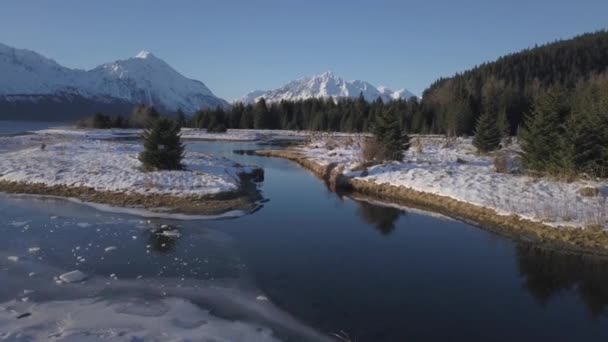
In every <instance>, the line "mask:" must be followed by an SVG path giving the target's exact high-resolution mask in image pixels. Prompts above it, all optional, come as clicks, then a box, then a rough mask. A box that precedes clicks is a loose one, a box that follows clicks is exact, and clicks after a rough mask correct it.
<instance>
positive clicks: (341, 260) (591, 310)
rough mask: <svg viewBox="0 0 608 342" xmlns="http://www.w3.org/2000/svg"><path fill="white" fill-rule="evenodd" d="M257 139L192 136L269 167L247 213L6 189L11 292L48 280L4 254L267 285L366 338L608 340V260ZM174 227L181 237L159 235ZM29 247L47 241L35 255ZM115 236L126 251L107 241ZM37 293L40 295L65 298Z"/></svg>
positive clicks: (319, 319)
mask: <svg viewBox="0 0 608 342" xmlns="http://www.w3.org/2000/svg"><path fill="white" fill-rule="evenodd" d="M252 148H268V146H256V145H255V144H251V143H225V142H196V143H190V144H188V149H191V150H197V151H207V152H213V153H217V154H223V155H226V156H229V157H230V158H232V159H235V160H237V161H239V162H241V163H244V164H255V165H259V166H262V167H263V168H264V170H265V181H264V182H263V184H261V186H260V190H261V191H262V193H263V195H264V197H265V198H266V199H267V200H268V201H267V202H266V203H264V206H263V208H261V210H259V211H257V212H255V213H253V214H251V215H247V216H244V217H240V218H238V219H227V220H214V221H174V220H151V221H150V222H148V220H146V219H141V218H138V217H133V216H128V215H120V214H113V213H104V212H100V211H97V210H95V209H93V208H88V207H83V206H81V205H77V204H73V203H69V202H66V201H62V200H38V199H32V198H16V197H15V196H0V234H1V236H2V239H0V251H1V252H2V260H1V261H2V263H4V264H3V268H2V270H0V277H1V279H3V281H4V284H3V287H2V289H0V300H1V301H6V300H9V299H11V298H15V296H17V293H18V292H19V291H22V289H23V288H29V287H33V286H34V283H39V282H40V280H39V279H37V278H36V277H33V278H28V277H26V276H21V275H20V274H19V272H25V271H19V270H17V269H15V268H14V267H13V266H11V265H12V264H10V263H6V262H5V261H4V260H5V259H6V258H5V256H7V255H17V256H19V257H20V261H19V263H20V264H21V265H24V264H25V263H27V262H34V261H35V262H39V263H43V264H44V265H46V266H49V267H52V268H54V269H57V270H70V269H74V268H78V269H81V270H83V271H85V272H87V273H88V274H90V275H92V276H93V277H94V279H110V278H109V277H110V275H111V274H114V275H115V276H116V277H118V278H119V279H130V280H133V281H138V280H137V279H138V278H142V280H141V282H146V281H147V279H154V281H155V282H160V284H161V285H160V286H161V287H162V286H165V283H166V284H167V285H166V286H167V287H169V284H173V283H175V282H176V281H177V282H178V283H179V282H180V281H184V282H194V283H195V284H197V285H196V286H201V288H205V286H206V285H205V284H208V283H210V282H211V284H214V285H213V286H216V285H217V282H219V283H226V282H228V283H230V284H232V285H230V286H231V288H234V287H237V288H247V289H248V290H247V291H246V292H247V293H248V292H251V291H253V292H254V293H257V292H259V293H263V294H264V295H265V296H267V297H268V298H269V300H270V302H271V303H273V304H274V305H276V306H278V307H279V308H280V309H282V310H283V311H286V312H288V313H289V314H291V315H293V316H294V317H295V318H297V319H298V320H300V321H302V322H303V323H305V324H306V325H308V326H311V327H314V328H315V329H316V330H318V331H320V332H322V333H324V334H326V335H327V334H329V333H332V332H339V331H344V332H345V333H347V334H348V335H349V336H350V338H351V340H356V341H363V342H365V341H418V340H428V341H446V340H464V341H488V340H491V341H513V340H518V341H538V340H552V341H605V340H606V339H608V309H607V307H606V305H607V304H608V264H607V263H606V262H605V261H604V260H599V259H594V258H589V257H581V256H572V255H566V254H560V253H557V252H555V251H547V250H541V249H538V248H536V247H534V246H530V245H526V244H522V243H518V242H514V241H511V240H509V239H505V238H503V237H500V236H497V235H495V234H492V233H489V232H487V231H485V230H483V229H480V228H478V227H474V226H471V225H469V224H466V223H462V222H459V221H455V220H451V219H448V218H445V217H441V216H433V215H428V214H425V213H421V212H418V211H414V210H407V209H405V210H400V209H395V208H392V207H388V206H381V205H377V204H371V203H369V201H355V200H352V199H349V198H345V197H340V196H338V195H337V194H335V193H333V192H331V191H329V190H328V189H327V188H326V187H325V185H324V184H323V182H321V181H320V180H318V179H317V178H315V177H314V176H313V175H312V174H310V173H309V172H308V171H306V170H304V169H302V168H301V167H299V166H297V165H296V164H294V163H291V162H288V161H285V160H279V159H273V158H262V157H256V156H246V155H234V154H232V151H233V150H235V149H252ZM367 200H369V199H367ZM55 216H56V217H55ZM163 224H166V225H169V226H170V228H168V229H174V230H177V231H179V233H180V236H179V237H177V238H175V237H167V236H164V235H162V229H160V227H161V225H163ZM26 227H27V228H26ZM32 246H37V247H40V248H41V250H40V252H38V254H30V253H28V252H27V250H28V248H30V247H32ZM108 246H114V247H117V249H116V250H114V251H112V252H110V253H108V252H105V251H104V248H106V247H108ZM82 258H84V259H85V260H84V261H81V260H82ZM7 265H8V266H7ZM57 272H59V271H57ZM26 274H27V273H26ZM45 281H48V279H46V280H45ZM234 284H236V285H234ZM110 288H111V286H110V285H108V288H106V289H104V290H101V291H98V290H95V291H93V290H92V291H91V292H87V293H86V295H87V296H109V297H112V296H115V295H116V291H118V290H116V289H111V290H108V289H110ZM163 289H164V287H163ZM252 289H253V290H252ZM39 291H40V292H41V293H40V294H39V295H38V296H37V297H36V296H35V295H32V299H31V300H33V301H47V300H55V299H61V298H63V297H62V296H65V294H57V293H55V292H52V291H47V292H45V291H43V290H42V289H41V290H39ZM177 293H178V292H175V291H174V293H173V295H178V294H177ZM122 295H124V294H122ZM130 295H133V294H130ZM188 299H189V300H192V301H194V302H196V303H197V304H199V305H201V306H202V307H205V308H209V307H211V308H212V309H213V312H217V313H218V314H219V315H221V316H224V317H227V318H229V319H243V317H244V316H246V318H247V320H254V321H255V320H256V319H257V318H256V317H255V315H253V317H252V316H251V315H245V314H243V313H240V312H235V310H234V308H232V309H230V310H227V309H226V307H225V305H223V304H221V303H216V302H214V301H213V300H211V299H209V298H206V299H200V298H194V297H189V298H188ZM279 335H280V336H281V338H284V339H286V340H292V341H298V340H300V341H304V340H311V339H307V338H305V337H304V338H303V337H301V336H300V337H298V336H295V335H290V334H289V333H283V334H279ZM313 340H314V339H313Z"/></svg>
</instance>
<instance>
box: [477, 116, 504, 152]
mask: <svg viewBox="0 0 608 342" xmlns="http://www.w3.org/2000/svg"><path fill="white" fill-rule="evenodd" d="M500 138H501V134H500V130H499V129H498V125H497V123H496V120H495V119H494V118H493V117H492V116H491V115H490V114H489V113H488V112H484V113H483V114H481V116H480V117H479V118H478V119H477V125H476V126H475V138H473V146H475V147H476V148H477V150H478V151H479V152H480V153H488V152H491V151H495V150H497V149H498V148H499V147H500Z"/></svg>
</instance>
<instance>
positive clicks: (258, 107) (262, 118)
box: [253, 98, 269, 129]
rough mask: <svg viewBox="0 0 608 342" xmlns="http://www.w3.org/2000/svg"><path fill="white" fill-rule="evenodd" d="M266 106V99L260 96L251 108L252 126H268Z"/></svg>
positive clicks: (260, 127) (259, 127)
mask: <svg viewBox="0 0 608 342" xmlns="http://www.w3.org/2000/svg"><path fill="white" fill-rule="evenodd" d="M268 117H269V114H268V107H267V106H266V100H264V98H261V99H260V100H259V101H258V102H257V103H256V104H255V107H254V108H253V128H255V129H265V128H268V126H269V122H268V121H269V120H268Z"/></svg>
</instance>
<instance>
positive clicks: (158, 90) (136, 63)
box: [0, 43, 229, 115]
mask: <svg viewBox="0 0 608 342" xmlns="http://www.w3.org/2000/svg"><path fill="white" fill-rule="evenodd" d="M0 73H1V74H2V75H3V77H2V79H0V102H11V101H13V102H15V101H16V103H20V104H23V103H24V102H27V101H28V97H30V102H35V101H39V100H40V99H41V97H44V98H45V100H52V101H54V102H56V103H57V102H62V101H63V102H65V103H66V105H69V103H70V101H71V99H69V98H67V97H66V95H67V94H70V95H72V96H76V97H80V98H81V99H82V100H83V103H85V102H90V103H91V104H92V105H93V104H94V103H97V102H100V101H101V102H105V103H111V102H116V103H120V106H121V107H124V104H125V103H130V104H133V105H136V104H146V105H153V106H156V107H158V108H159V109H161V110H164V111H169V112H175V111H177V110H182V111H184V112H186V113H193V112H195V111H197V110H199V109H202V108H213V107H216V106H222V107H228V106H229V104H228V102H226V101H225V100H223V99H221V98H219V97H217V96H215V95H214V94H213V92H211V90H210V89H209V88H207V86H206V85H205V84H204V83H203V82H201V81H198V80H194V79H190V78H187V77H185V76H183V75H182V74H180V73H179V72H177V71H176V70H175V69H173V68H172V67H171V66H170V65H169V64H168V63H166V62H165V61H163V60H162V59H160V58H158V57H156V56H154V55H153V54H152V53H150V52H147V51H142V52H140V53H139V54H137V55H136V56H135V57H131V58H126V59H121V60H116V61H113V62H109V63H105V64H102V65H99V66H97V67H95V68H93V69H90V70H80V69H72V68H68V67H65V66H63V65H61V64H59V63H58V62H56V61H55V60H53V59H50V58H48V57H45V56H43V55H41V54H39V53H37V52H35V51H31V50H27V49H17V48H14V47H10V46H8V45H5V44H2V43H0ZM2 107H3V108H4V107H10V106H8V105H7V104H6V103H4V104H3V106H2ZM93 107H94V106H93ZM87 114H90V113H87ZM83 115H84V114H83Z"/></svg>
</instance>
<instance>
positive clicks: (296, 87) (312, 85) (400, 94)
mask: <svg viewBox="0 0 608 342" xmlns="http://www.w3.org/2000/svg"><path fill="white" fill-rule="evenodd" d="M359 94H363V97H364V98H365V99H366V100H367V101H375V100H376V99H377V98H378V97H381V98H382V100H383V101H384V102H388V101H391V100H396V99H399V98H401V99H409V98H410V97H414V94H412V93H410V92H409V91H407V90H405V89H402V90H399V91H392V90H390V89H388V88H387V87H383V86H380V87H375V86H373V85H372V84H371V83H368V82H365V81H359V80H354V81H345V80H344V79H343V78H341V77H338V76H336V75H334V73H332V72H331V71H327V72H324V73H323V74H321V75H316V76H311V77H305V78H301V79H298V80H295V81H291V82H289V83H287V84H286V85H284V86H282V87H280V88H278V89H273V90H268V91H264V90H254V91H252V92H250V93H248V94H247V95H245V96H243V97H242V98H241V99H239V100H237V101H236V102H242V103H255V102H257V101H259V100H260V99H261V98H262V97H263V98H264V100H266V102H268V103H273V102H280V101H281V100H305V99H310V98H329V97H332V98H333V99H334V100H335V99H340V98H356V97H358V96H359Z"/></svg>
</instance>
